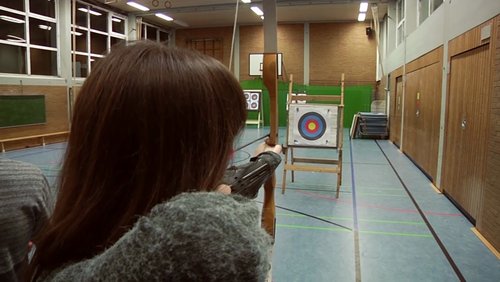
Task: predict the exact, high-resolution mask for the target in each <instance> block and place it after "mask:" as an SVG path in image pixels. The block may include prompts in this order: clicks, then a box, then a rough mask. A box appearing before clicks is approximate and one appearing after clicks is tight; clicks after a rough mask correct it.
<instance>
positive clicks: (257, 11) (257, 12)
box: [250, 6, 264, 16]
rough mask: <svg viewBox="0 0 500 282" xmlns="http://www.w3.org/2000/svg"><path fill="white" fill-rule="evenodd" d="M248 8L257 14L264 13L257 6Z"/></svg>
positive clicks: (261, 14)
mask: <svg viewBox="0 0 500 282" xmlns="http://www.w3.org/2000/svg"><path fill="white" fill-rule="evenodd" d="M250 9H252V11H253V12H254V13H256V14H257V16H263V15H264V12H262V10H261V9H260V8H259V7H257V6H252V7H251V8H250Z"/></svg>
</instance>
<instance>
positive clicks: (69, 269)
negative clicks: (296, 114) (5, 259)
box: [28, 42, 271, 281]
mask: <svg viewBox="0 0 500 282" xmlns="http://www.w3.org/2000/svg"><path fill="white" fill-rule="evenodd" d="M245 119H246V106H245V100H244V96H243V93H242V90H241V88H240V86H239V83H238V82H237V81H236V79H235V78H234V77H233V76H232V74H231V73H230V72H229V71H228V70H227V69H226V68H225V67H224V66H223V65H222V64H220V63H219V62H218V61H216V60H215V59H212V58H209V57H207V56H204V55H201V54H198V53H195V52H192V51H188V50H182V49H172V48H169V47H167V46H165V45H162V44H158V43H153V42H137V43H135V44H131V45H129V46H123V47H118V48H116V49H114V50H113V51H112V52H111V53H110V54H109V55H107V56H106V58H104V59H103V60H102V61H100V62H99V63H98V65H97V66H96V67H95V69H93V71H92V73H91V74H90V75H89V76H88V78H87V79H86V80H85V83H84V85H83V86H82V88H81V91H80V93H79V94H78V98H77V99H76V104H75V108H74V116H73V121H72V126H71V134H70V137H69V141H68V147H67V152H66V156H65V160H64V165H63V169H62V171H61V178H60V184H59V194H58V198H57V202H56V206H55V210H54V213H53V215H52V216H51V218H50V221H49V224H48V225H47V226H46V228H45V229H44V230H43V231H42V232H41V234H40V235H39V236H38V237H37V238H36V239H35V240H34V244H35V245H36V248H37V250H36V253H35V256H34V258H33V261H32V263H31V265H30V271H29V273H28V277H29V278H30V279H32V280H39V281H89V280H92V281H93V280H95V281H98V280H99V281H101V280H102V281H159V280H161V281H216V280H217V281H263V280H265V278H266V275H267V272H268V270H269V257H268V249H269V247H270V244H271V239H270V238H269V236H268V235H267V234H266V233H265V231H263V229H261V228H260V226H259V211H258V209H257V207H256V206H255V205H254V204H253V203H252V202H250V201H249V200H248V199H246V198H244V197H241V196H237V195H225V194H223V193H217V192H211V191H213V190H215V189H216V186H217V185H218V184H220V183H221V179H222V177H223V175H224V172H225V169H226V167H227V165H228V162H229V160H230V156H231V151H232V145H233V141H234V139H235V137H236V136H237V134H238V133H239V131H240V130H241V129H242V128H243V126H244V124H245ZM185 192H191V193H185Z"/></svg>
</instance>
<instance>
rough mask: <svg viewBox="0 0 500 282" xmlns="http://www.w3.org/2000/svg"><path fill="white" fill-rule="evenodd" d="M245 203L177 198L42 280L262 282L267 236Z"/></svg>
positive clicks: (215, 197)
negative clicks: (91, 253) (98, 249)
mask: <svg viewBox="0 0 500 282" xmlns="http://www.w3.org/2000/svg"><path fill="white" fill-rule="evenodd" d="M259 224H260V223H259V210H258V209H257V206H256V205H255V204H254V203H253V202H251V201H249V200H248V199H246V198H243V197H241V196H237V195H231V196H228V195H224V194H221V193H216V192H209V193H207V192H194V193H184V194H181V195H179V196H177V197H175V198H173V199H171V200H170V201H168V202H164V203H161V204H158V205H156V206H155V207H154V208H153V209H152V211H151V213H150V214H149V215H148V216H145V217H141V218H139V220H138V221H137V222H136V223H135V225H134V227H133V228H132V229H131V230H129V231H128V232H127V233H125V235H123V237H122V238H121V239H120V240H118V241H117V242H116V243H115V244H114V245H113V246H111V247H110V248H109V249H107V250H106V251H104V252H103V253H101V254H99V255H97V256H95V257H93V258H91V259H88V260H84V261H80V262H76V263H70V264H67V265H65V266H63V267H61V268H59V269H57V270H55V271H52V272H51V273H45V274H44V275H42V279H41V280H43V281H265V279H266V275H267V273H268V271H269V269H270V261H269V252H270V246H271V239H270V236H269V235H268V234H267V233H265V231H264V230H263V229H262V228H261V227H260V226H259Z"/></svg>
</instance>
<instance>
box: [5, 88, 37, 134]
mask: <svg viewBox="0 0 500 282" xmlns="http://www.w3.org/2000/svg"><path fill="white" fill-rule="evenodd" d="M42 123H45V96H44V95H0V127H13V126H22V125H30V124H42Z"/></svg>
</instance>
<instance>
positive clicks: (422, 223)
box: [276, 213, 425, 225]
mask: <svg viewBox="0 0 500 282" xmlns="http://www.w3.org/2000/svg"><path fill="white" fill-rule="evenodd" d="M276 215H279V216H286V217H306V216H304V215H300V214H292V213H276ZM317 217H319V218H324V219H334V220H346V221H352V217H336V216H317ZM358 221H363V222H376V223H386V224H402V225H424V224H425V222H423V221H402V220H384V219H361V218H360V219H358Z"/></svg>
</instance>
